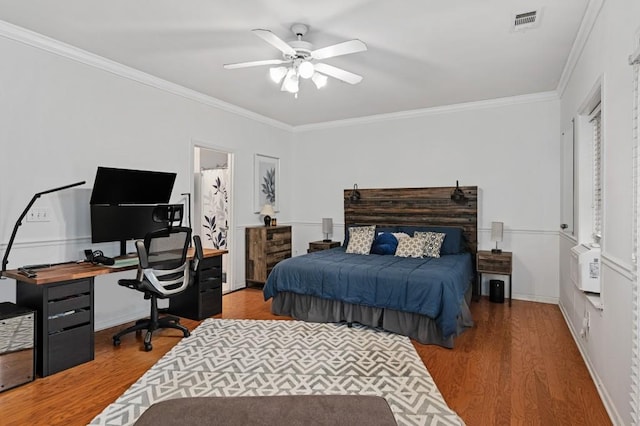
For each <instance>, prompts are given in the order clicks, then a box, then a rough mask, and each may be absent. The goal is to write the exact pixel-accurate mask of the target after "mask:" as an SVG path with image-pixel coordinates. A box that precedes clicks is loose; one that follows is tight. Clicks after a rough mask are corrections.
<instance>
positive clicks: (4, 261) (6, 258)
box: [0, 181, 86, 275]
mask: <svg viewBox="0 0 640 426" xmlns="http://www.w3.org/2000/svg"><path fill="white" fill-rule="evenodd" d="M85 183H86V182H85V181H82V182H76V183H72V184H71V185H65V186H61V187H59V188H53V189H49V190H47V191H42V192H38V193H37V194H36V195H34V196H33V198H32V199H31V201H29V204H27V207H26V208H25V209H24V211H23V212H22V214H21V215H20V217H19V218H18V220H17V221H16V224H15V225H14V227H13V232H12V233H11V238H9V244H7V249H6V250H5V252H4V257H3V258H2V272H4V271H6V270H7V263H9V252H10V251H11V246H12V245H13V240H14V239H15V238H16V233H17V232H18V227H19V226H20V225H22V219H24V217H25V216H26V215H27V213H28V212H29V209H30V208H31V206H32V205H33V203H35V202H36V200H37V199H38V198H40V196H41V195H44V194H49V193H51V192H56V191H62V190H63V189H68V188H73V187H74V186H80V185H84V184H85ZM47 266H48V265H47ZM0 275H1V273H0Z"/></svg>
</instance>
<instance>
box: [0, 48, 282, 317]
mask: <svg viewBox="0 0 640 426" xmlns="http://www.w3.org/2000/svg"><path fill="white" fill-rule="evenodd" d="M0 56H1V57H2V58H3V59H2V64H3V65H2V67H0V81H2V85H1V86H0V92H1V93H0V132H1V133H0V143H1V144H2V154H1V155H0V158H2V163H0V205H1V206H2V210H1V211H2V214H1V216H0V241H2V242H3V243H4V244H3V245H2V247H0V249H2V252H3V255H4V249H5V248H6V242H8V240H9V236H10V234H11V229H12V227H13V224H14V222H15V221H16V219H17V218H18V215H19V214H20V212H21V211H22V210H23V209H24V207H25V206H26V204H27V202H28V201H29V199H30V198H31V197H32V196H33V194H35V193H36V192H40V191H43V190H46V189H50V188H54V187H57V186H62V185H65V184H69V183H73V182H77V181H81V180H86V181H87V183H86V185H84V186H82V187H80V189H72V190H68V191H63V192H59V193H55V194H50V195H45V196H43V197H42V198H41V199H40V200H38V202H37V203H36V205H34V208H38V207H48V208H50V209H51V210H52V212H53V216H52V220H51V221H50V222H45V223H33V222H25V223H24V224H23V225H22V226H21V227H20V229H19V232H18V236H17V238H16V242H15V244H14V246H13V248H12V250H11V253H10V258H9V260H10V263H9V268H16V267H18V266H20V265H23V264H27V263H44V262H47V263H48V262H59V261H68V260H75V259H81V258H83V257H84V256H83V255H82V250H83V249H85V248H89V247H92V248H94V249H96V248H101V249H103V250H104V251H105V254H107V255H116V254H117V253H118V245H117V244H101V245H95V244H91V241H90V221H89V205H88V202H89V197H90V193H91V188H92V185H93V180H94V177H95V173H96V167H97V166H98V165H104V166H111V167H122V168H134V169H150V170H163V171H173V172H177V174H178V176H177V179H176V183H175V186H174V191H173V196H172V200H171V201H172V202H178V201H181V198H180V193H183V192H192V191H191V190H192V188H191V186H192V171H193V166H192V164H193V159H192V156H193V145H194V143H195V142H194V141H197V143H198V144H199V145H202V144H203V142H204V143H207V142H208V143H211V144H212V145H215V146H216V147H219V148H224V149H227V150H229V151H230V152H233V153H234V155H235V179H236V186H235V192H234V198H233V203H234V212H235V218H234V219H235V220H234V223H235V224H236V227H237V232H236V235H239V236H240V237H242V236H243V235H244V226H247V225H255V224H258V223H260V221H259V218H258V215H255V214H253V207H252V203H253V201H252V200H253V156H254V154H255V153H257V152H258V153H262V154H268V155H272V156H276V157H280V158H281V160H282V161H281V169H280V172H281V178H280V185H281V188H280V192H279V194H281V197H282V198H281V212H280V214H279V219H281V220H283V221H285V222H286V221H287V220H288V218H289V215H290V212H291V208H290V203H291V199H290V197H289V196H288V194H291V192H292V189H291V188H290V187H289V181H290V179H289V176H290V175H291V171H290V165H291V164H292V161H291V159H290V152H291V141H292V134H291V132H290V131H288V130H286V129H280V128H277V127H275V126H271V125H268V124H264V123H261V122H259V121H257V120H253V119H251V118H247V117H244V116H242V115H239V114H234V113H230V112H225V111H223V110H221V109H219V108H215V107H212V106H210V105H207V104H205V103H202V102H197V101H194V100H192V99H188V98H186V97H183V96H178V95H175V94H171V93H168V92H167V91H164V90H158V89H157V88H155V87H152V86H151V85H148V84H143V83H140V82H137V81H133V80H132V79H129V78H124V77H122V76H119V75H116V74H114V73H111V72H107V71H105V70H103V69H99V68H96V67H93V66H88V65H86V64H83V63H79V62H77V61H75V60H72V59H68V58H65V57H62V56H60V55H57V54H55V53H50V52H47V51H44V50H42V49H40V48H37V47H33V46H29V45H26V44H23V43H20V42H17V41H13V40H10V39H8V38H4V37H1V36H0ZM122 68H123V69H124V67H122ZM124 70H125V71H127V70H126V69H124ZM237 240H238V241H237V245H236V246H235V247H231V249H232V250H236V251H237V252H239V253H244V238H237ZM234 268H235V270H236V273H235V274H234V277H235V280H236V281H237V282H238V283H243V282H244V257H243V256H237V257H236V265H234ZM132 274H134V272H123V273H118V274H110V275H109V276H100V277H97V278H96V286H95V287H96V296H95V300H96V311H95V312H96V316H95V320H96V328H97V329H100V328H105V327H109V326H111V325H114V324H119V323H123V322H126V321H128V320H130V319H132V318H139V317H141V316H144V315H147V314H148V312H147V311H148V302H147V301H145V300H143V299H142V297H137V296H135V295H132V294H131V291H130V290H127V289H124V288H121V287H119V286H118V285H117V284H116V281H117V279H119V278H123V277H127V276H132ZM0 300H7V301H15V283H14V282H13V281H12V280H3V281H1V282H0Z"/></svg>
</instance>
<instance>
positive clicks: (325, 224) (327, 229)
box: [322, 217, 333, 243]
mask: <svg viewBox="0 0 640 426" xmlns="http://www.w3.org/2000/svg"><path fill="white" fill-rule="evenodd" d="M322 233H323V234H324V240H322V241H324V242H325V243H328V242H331V239H330V238H329V235H331V234H333V219H332V218H330V217H324V218H322Z"/></svg>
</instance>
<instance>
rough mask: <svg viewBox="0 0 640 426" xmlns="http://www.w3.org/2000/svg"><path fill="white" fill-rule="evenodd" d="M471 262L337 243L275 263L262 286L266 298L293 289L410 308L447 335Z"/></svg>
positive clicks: (451, 331) (361, 302)
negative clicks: (358, 250)
mask: <svg viewBox="0 0 640 426" xmlns="http://www.w3.org/2000/svg"><path fill="white" fill-rule="evenodd" d="M471 262H472V259H471V254H469V253H462V254H451V255H444V256H442V257H440V258H432V257H427V258H423V259H413V258H404V257H395V256H389V255H387V256H383V255H376V254H371V255H368V256H364V255H358V254H348V253H345V249H344V247H337V248H334V249H331V250H324V251H318V252H315V253H310V254H307V255H304V256H297V257H292V258H290V259H286V260H284V261H282V262H280V263H278V264H277V265H276V266H275V267H274V268H273V270H272V271H271V273H270V274H269V278H268V279H267V282H266V284H265V286H264V298H265V300H268V299H269V298H271V297H274V296H276V295H277V294H278V293H279V292H291V293H297V294H306V295H311V296H316V297H320V298H323V299H331V300H340V301H342V302H347V303H352V304H356V305H365V306H371V307H377V308H387V309H394V310H397V311H404V312H413V313H417V314H422V315H426V316H428V317H430V318H433V319H435V321H436V324H437V325H438V327H439V328H440V331H441V333H442V336H443V337H444V338H448V337H450V336H451V335H453V334H455V333H456V329H457V316H458V314H459V313H460V305H461V303H462V299H463V298H464V294H465V291H466V290H467V288H468V286H469V282H470V280H471V277H472V274H473V268H472V263H471Z"/></svg>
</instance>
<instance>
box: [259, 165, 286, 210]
mask: <svg viewBox="0 0 640 426" xmlns="http://www.w3.org/2000/svg"><path fill="white" fill-rule="evenodd" d="M279 178H280V159H279V158H277V157H270V156H268V155H262V154H256V155H255V158H254V179H255V181H254V185H255V187H254V198H253V211H254V212H255V213H258V212H259V211H260V209H261V208H262V206H264V205H265V204H271V206H272V207H273V210H275V211H276V212H277V211H279V210H280V209H279V205H280V204H279V198H278V196H277V193H278V179H279Z"/></svg>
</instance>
